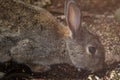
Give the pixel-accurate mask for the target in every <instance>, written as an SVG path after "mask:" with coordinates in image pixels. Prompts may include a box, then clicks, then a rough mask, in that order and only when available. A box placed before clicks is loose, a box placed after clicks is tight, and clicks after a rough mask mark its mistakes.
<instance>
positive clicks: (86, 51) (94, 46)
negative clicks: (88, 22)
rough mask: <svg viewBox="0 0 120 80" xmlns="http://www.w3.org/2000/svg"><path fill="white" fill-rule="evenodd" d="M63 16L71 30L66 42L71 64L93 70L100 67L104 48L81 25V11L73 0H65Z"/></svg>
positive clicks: (102, 61) (96, 38) (103, 56)
mask: <svg viewBox="0 0 120 80" xmlns="http://www.w3.org/2000/svg"><path fill="white" fill-rule="evenodd" d="M65 16H66V20H67V24H68V26H69V29H70V31H71V35H70V36H71V38H70V39H68V41H66V42H67V48H68V51H69V56H70V59H71V61H72V63H73V65H74V66H75V67H77V68H78V69H81V68H83V69H87V70H90V71H93V72H94V71H98V70H100V69H102V68H103V65H104V58H105V54H104V48H103V46H102V44H101V42H100V41H99V39H98V37H97V36H96V35H93V34H91V33H90V32H89V31H87V29H85V28H84V27H83V26H81V11H80V9H79V6H78V5H77V3H76V2H75V1H74V0H66V4H65Z"/></svg>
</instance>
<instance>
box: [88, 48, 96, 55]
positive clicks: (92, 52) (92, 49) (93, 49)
mask: <svg viewBox="0 0 120 80" xmlns="http://www.w3.org/2000/svg"><path fill="white" fill-rule="evenodd" d="M88 50H89V52H90V53H91V54H95V53H96V48H95V47H94V46H89V47H88Z"/></svg>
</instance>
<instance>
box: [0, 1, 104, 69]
mask: <svg viewBox="0 0 120 80" xmlns="http://www.w3.org/2000/svg"><path fill="white" fill-rule="evenodd" d="M0 11H1V13H0V21H1V23H0V27H1V29H0V32H1V34H0V35H1V36H2V37H0V40H1V43H0V44H2V45H3V46H4V47H3V46H0V56H2V57H3V58H0V61H2V62H4V61H7V60H10V59H12V60H14V61H16V62H18V63H24V64H27V65H28V66H29V67H31V69H32V70H33V71H39V69H41V67H42V66H43V67H45V69H48V68H49V67H50V65H52V64H60V63H67V64H70V65H73V66H75V67H76V68H77V69H86V70H91V71H98V70H100V69H102V68H103V66H104V60H105V59H104V57H105V54H104V48H103V46H102V44H101V42H100V41H99V39H98V37H97V36H96V35H93V34H91V33H90V32H89V31H87V30H86V28H85V27H83V26H82V25H81V20H82V19H81V11H80V9H79V6H78V5H77V3H76V2H75V1H74V0H66V5H65V16H66V20H67V24H68V27H65V26H64V25H62V24H61V23H60V22H58V21H57V20H56V19H55V18H54V17H53V16H52V15H51V14H50V13H49V12H48V11H46V10H44V9H42V8H38V7H36V6H32V5H28V4H25V3H24V2H21V1H20V0H1V1H0ZM5 41H6V43H2V42H5ZM4 54H6V55H5V56H4Z"/></svg>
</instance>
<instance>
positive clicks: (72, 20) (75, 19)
mask: <svg viewBox="0 0 120 80" xmlns="http://www.w3.org/2000/svg"><path fill="white" fill-rule="evenodd" d="M65 16H66V21H67V24H68V26H69V28H70V30H71V32H72V35H73V37H74V35H75V34H76V31H77V30H78V29H79V27H80V26H81V12H80V9H79V6H78V5H77V3H76V2H75V1H74V0H66V3H65Z"/></svg>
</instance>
